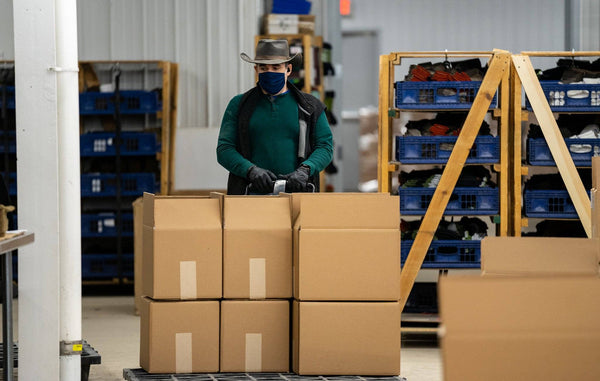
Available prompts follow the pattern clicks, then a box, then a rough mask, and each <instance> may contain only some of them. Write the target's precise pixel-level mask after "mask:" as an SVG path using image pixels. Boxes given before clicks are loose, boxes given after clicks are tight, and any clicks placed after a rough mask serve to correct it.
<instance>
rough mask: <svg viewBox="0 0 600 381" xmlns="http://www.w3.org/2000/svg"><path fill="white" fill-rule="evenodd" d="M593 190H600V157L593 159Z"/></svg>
mask: <svg viewBox="0 0 600 381" xmlns="http://www.w3.org/2000/svg"><path fill="white" fill-rule="evenodd" d="M592 188H596V189H600V156H593V157H592Z"/></svg>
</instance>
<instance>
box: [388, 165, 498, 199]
mask: <svg viewBox="0 0 600 381" xmlns="http://www.w3.org/2000/svg"><path fill="white" fill-rule="evenodd" d="M442 172H443V169H441V168H433V169H424V170H414V171H411V172H400V175H399V176H398V180H399V182H400V186H401V187H402V188H413V187H416V188H436V187H437V185H438V183H439V182H440V179H441V178H442ZM491 177H492V176H491V173H490V171H489V170H488V169H487V168H485V167H484V166H481V165H473V166H466V167H464V168H463V170H462V172H461V174H460V176H459V178H458V181H457V182H456V187H470V188H474V187H491V188H495V187H496V184H495V183H494V182H493V181H492V180H491ZM452 197H454V196H451V198H450V200H452Z"/></svg>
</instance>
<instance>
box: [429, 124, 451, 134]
mask: <svg viewBox="0 0 600 381" xmlns="http://www.w3.org/2000/svg"><path fill="white" fill-rule="evenodd" d="M448 130H449V128H448V127H447V126H444V125H443V124H437V123H436V124H434V125H433V126H431V127H429V132H431V135H433V136H442V135H446V134H447V133H448Z"/></svg>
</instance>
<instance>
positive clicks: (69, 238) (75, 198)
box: [55, 0, 81, 381]
mask: <svg viewBox="0 0 600 381" xmlns="http://www.w3.org/2000/svg"><path fill="white" fill-rule="evenodd" d="M55 12H56V13H55V14H56V66H57V67H56V68H55V70H56V71H57V74H56V78H57V79H56V81H57V82H56V84H57V96H58V99H57V117H58V126H57V127H58V155H59V156H58V179H59V181H58V186H59V222H58V224H59V247H60V254H59V257H60V340H61V341H68V342H70V341H79V340H81V206H80V199H81V185H80V172H79V85H78V80H79V77H78V74H77V63H78V61H77V7H76V0H57V1H56V10H55ZM80 375H81V358H80V356H79V355H61V357H60V379H61V380H62V381H71V380H73V381H75V380H80V377H81V376H80Z"/></svg>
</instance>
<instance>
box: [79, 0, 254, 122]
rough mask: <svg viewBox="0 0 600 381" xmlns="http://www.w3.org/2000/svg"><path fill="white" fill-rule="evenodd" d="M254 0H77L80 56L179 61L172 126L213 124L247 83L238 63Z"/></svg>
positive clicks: (250, 39) (249, 42) (248, 75)
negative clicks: (176, 103) (177, 92)
mask: <svg viewBox="0 0 600 381" xmlns="http://www.w3.org/2000/svg"><path fill="white" fill-rule="evenodd" d="M261 4H262V3H261V2H260V1H259V0H252V1H248V0H205V1H197V0H111V1H98V0H80V1H78V4H77V6H78V16H79V23H78V24H79V30H78V33H79V58H80V59H81V60H107V59H108V60H169V61H174V62H178V63H179V89H180V90H179V107H178V108H179V109H178V119H179V122H178V124H179V127H183V128H185V127H214V126H218V125H219V124H220V119H221V116H222V114H223V111H224V110H225V107H226V106H227V102H228V101H229V99H230V98H231V97H232V96H234V95H235V94H238V93H240V92H242V91H244V90H245V89H248V88H249V87H251V86H252V84H253V80H254V77H253V72H252V70H251V68H249V67H241V65H240V64H239V53H240V51H246V52H248V53H249V54H251V53H253V51H254V47H253V46H254V35H255V34H256V33H257V32H258V25H259V24H258V22H259V16H260V11H261V8H262V7H261Z"/></svg>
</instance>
